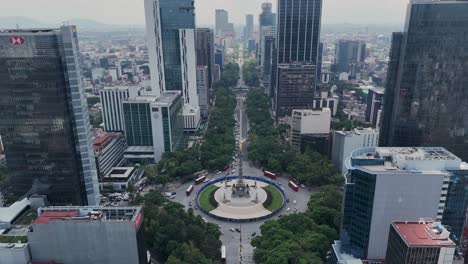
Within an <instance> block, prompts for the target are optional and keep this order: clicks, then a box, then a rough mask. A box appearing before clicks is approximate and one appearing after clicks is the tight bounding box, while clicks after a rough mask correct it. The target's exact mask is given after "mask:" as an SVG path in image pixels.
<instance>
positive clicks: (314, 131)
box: [291, 108, 331, 150]
mask: <svg viewBox="0 0 468 264" xmlns="http://www.w3.org/2000/svg"><path fill="white" fill-rule="evenodd" d="M330 124H331V111H330V109H329V108H323V109H321V110H293V112H292V120H291V146H292V147H293V148H294V149H296V150H299V149H300V147H301V137H302V136H303V135H328V134H329V133H330Z"/></svg>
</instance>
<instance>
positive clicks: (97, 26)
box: [0, 17, 144, 32]
mask: <svg viewBox="0 0 468 264" xmlns="http://www.w3.org/2000/svg"><path fill="white" fill-rule="evenodd" d="M63 24H66V25H76V26H77V27H78V30H79V31H80V32H83V31H84V32H87V31H88V32H99V31H111V30H118V31H120V30H128V29H143V28H144V25H110V24H105V23H101V22H98V21H95V20H91V19H81V18H74V19H70V20H67V21H60V22H57V23H46V22H42V21H38V20H35V19H32V18H28V17H0V29H2V28H16V27H19V28H44V27H59V26H61V25H63Z"/></svg>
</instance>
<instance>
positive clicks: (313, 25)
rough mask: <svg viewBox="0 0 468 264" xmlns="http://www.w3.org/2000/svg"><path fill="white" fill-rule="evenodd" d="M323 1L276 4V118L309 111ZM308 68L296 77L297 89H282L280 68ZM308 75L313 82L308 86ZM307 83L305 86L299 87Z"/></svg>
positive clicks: (288, 0) (282, 0)
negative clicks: (302, 110) (290, 65)
mask: <svg viewBox="0 0 468 264" xmlns="http://www.w3.org/2000/svg"><path fill="white" fill-rule="evenodd" d="M321 16H322V0H278V22H277V29H276V31H277V37H276V47H277V52H276V55H277V60H276V63H277V64H275V70H276V71H277V74H276V76H277V77H276V76H275V78H276V80H275V88H274V89H275V96H276V98H275V103H274V104H273V105H274V107H275V112H276V117H277V118H278V117H282V116H290V115H291V111H290V109H310V108H312V105H313V101H314V96H315V87H316V83H317V72H318V71H317V67H318V65H319V58H318V57H319V46H320V24H321ZM300 63H302V64H304V65H308V66H309V65H311V66H312V67H308V68H310V72H309V73H307V74H306V75H307V76H306V77H304V76H300V75H298V76H296V79H297V83H298V84H297V85H292V86H291V85H289V86H288V87H286V88H285V87H283V86H281V80H280V76H279V72H280V67H284V66H285V65H287V64H294V65H297V64H300ZM309 75H313V76H314V78H313V80H312V81H311V82H310V81H309V80H308V79H309V78H308V76H309ZM306 79H307V86H304V85H302V84H303V83H304V82H305V81H306Z"/></svg>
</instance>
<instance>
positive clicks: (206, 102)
mask: <svg viewBox="0 0 468 264" xmlns="http://www.w3.org/2000/svg"><path fill="white" fill-rule="evenodd" d="M208 72H209V70H208V67H207V66H197V90H198V99H199V104H200V113H201V116H202V117H203V118H207V117H208V111H209V106H210V95H209V94H210V93H209V86H208V82H209V77H208Z"/></svg>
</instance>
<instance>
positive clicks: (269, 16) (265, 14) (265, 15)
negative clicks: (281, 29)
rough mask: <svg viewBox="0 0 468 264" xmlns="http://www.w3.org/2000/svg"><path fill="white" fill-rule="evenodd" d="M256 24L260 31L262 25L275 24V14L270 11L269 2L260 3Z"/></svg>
mask: <svg viewBox="0 0 468 264" xmlns="http://www.w3.org/2000/svg"><path fill="white" fill-rule="evenodd" d="M258 25H259V27H260V31H261V29H262V27H264V26H275V25H276V14H275V13H273V12H272V5H271V3H263V4H262V13H261V14H260V15H259V16H258Z"/></svg>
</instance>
